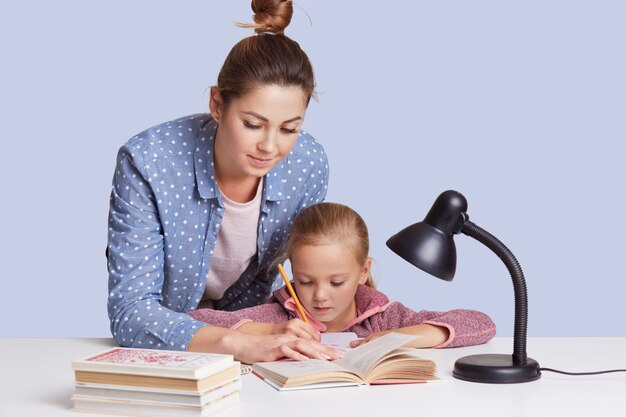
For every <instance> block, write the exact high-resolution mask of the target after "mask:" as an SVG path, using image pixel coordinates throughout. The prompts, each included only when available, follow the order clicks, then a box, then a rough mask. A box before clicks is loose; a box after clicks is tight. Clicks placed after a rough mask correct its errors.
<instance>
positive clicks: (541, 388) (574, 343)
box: [0, 337, 626, 417]
mask: <svg viewBox="0 0 626 417" xmlns="http://www.w3.org/2000/svg"><path fill="white" fill-rule="evenodd" d="M113 345H114V343H113V341H112V339H2V340H0V370H1V374H0V417H21V416H28V417H30V416H33V417H34V416H38V417H56V416H70V417H78V416H82V415H85V416H88V415H87V414H79V413H74V412H70V411H69V408H70V407H71V401H70V396H71V395H72V392H73V389H74V387H73V373H72V371H71V366H70V364H71V362H72V361H73V360H75V359H80V358H82V357H86V356H88V355H90V354H92V353H97V352H99V351H101V350H104V349H106V348H107V347H110V346H113ZM512 350H513V348H512V341H511V338H496V339H494V340H492V341H491V342H489V343H487V344H485V345H482V346H474V347H469V348H457V349H440V350H434V349H426V350H423V351H422V352H423V356H424V357H427V358H431V359H434V360H435V361H436V362H437V364H438V366H439V373H440V375H441V376H443V377H444V378H445V379H446V381H445V382H443V383H440V384H418V385H399V386H373V387H347V388H332V389H323V390H306V391H293V392H278V391H276V390H274V389H273V388H271V387H270V386H269V385H267V384H265V383H264V382H262V381H261V380H259V379H258V378H257V377H255V376H254V375H245V376H244V377H243V389H242V403H241V404H240V405H238V406H236V407H235V408H233V409H231V410H229V411H227V412H224V413H222V414H220V416H224V417H242V416H247V417H258V416H261V417H265V416H272V417H280V416H297V417H308V416H315V417H325V416H335V415H344V416H348V415H349V416H356V417H364V416H365V417H366V416H377V417H388V416H481V417H484V416H498V417H501V416H532V417H538V416H551V417H552V416H569V417H571V416H584V417H595V416H603V417H606V416H620V417H624V416H626V373H616V374H605V375H598V376H586V377H580V376H577V377H574V376H565V375H559V374H554V373H550V372H544V373H543V375H542V377H541V378H540V379H539V380H538V381H535V382H530V383H525V384H514V385H492V384H476V383H471V382H464V381H460V380H457V379H454V378H452V366H453V364H454V361H455V360H456V359H457V358H459V357H461V356H465V355H468V354H475V353H510V352H512ZM528 352H529V356H530V357H532V358H533V359H535V360H537V361H538V362H539V365H540V366H543V367H549V368H556V369H562V370H569V371H579V372H582V371H593V370H602V369H615V368H626V337H618V338H530V339H529V341H528ZM89 416H93V415H89Z"/></svg>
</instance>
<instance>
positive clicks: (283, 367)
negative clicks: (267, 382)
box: [252, 359, 345, 378]
mask: <svg viewBox="0 0 626 417" xmlns="http://www.w3.org/2000/svg"><path fill="white" fill-rule="evenodd" d="M257 368H261V369H266V370H268V371H270V372H273V373H276V374H279V375H281V376H284V377H285V378H295V377H300V376H305V375H313V374H319V373H322V372H337V371H345V369H343V368H342V367H341V366H339V365H337V364H335V363H333V362H330V361H324V360H320V359H308V360H306V361H279V362H257V363H255V364H254V365H253V366H252V369H257Z"/></svg>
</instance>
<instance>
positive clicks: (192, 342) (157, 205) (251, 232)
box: [108, 0, 338, 362]
mask: <svg viewBox="0 0 626 417" xmlns="http://www.w3.org/2000/svg"><path fill="white" fill-rule="evenodd" d="M252 9H253V11H254V12H255V16H254V21H255V24H251V25H242V26H247V27H254V29H255V31H256V35H254V36H251V37H248V38H245V39H243V40H242V41H240V42H239V43H238V44H236V45H235V46H234V47H233V49H232V50H231V52H230V53H229V55H228V56H227V58H226V61H225V62H224V65H223V66H222V69H221V71H220V73H219V76H218V80H217V86H214V87H212V88H211V93H210V102H209V108H210V112H211V113H210V114H199V115H192V116H188V117H184V118H181V119H177V120H173V121H170V122H167V123H164V124H161V125H158V126H155V127H152V128H150V129H148V130H146V131H144V132H142V133H140V134H139V135H137V136H135V137H134V138H132V139H130V140H129V141H128V142H127V143H126V144H125V145H124V146H123V147H122V148H121V149H120V152H119V154H118V158H117V167H116V172H115V175H114V180H113V190H112V193H111V206H110V212H109V245H108V254H109V264H108V269H109V300H108V311H109V318H110V320H111V330H112V333H113V336H114V338H115V339H116V340H117V342H118V343H119V344H120V345H122V346H133V347H148V348H160V349H176V350H192V351H210V352H217V353H220V352H227V353H233V354H234V355H235V357H236V358H237V359H239V360H242V361H244V362H254V361H259V360H274V359H277V358H280V357H284V356H286V357H289V358H294V359H298V358H302V355H306V356H309V357H318V358H327V359H328V358H335V357H337V356H338V352H336V351H334V350H332V349H328V348H326V347H324V346H322V345H320V344H318V343H316V342H311V341H305V340H300V339H298V338H296V337H294V336H289V335H270V336H251V335H245V334H241V333H239V332H235V331H231V330H228V329H220V328H216V327H209V326H206V325H205V323H202V322H199V321H196V320H194V319H192V318H191V317H190V316H188V315H187V314H186V313H187V312H189V311H191V310H193V309H195V308H197V307H198V305H201V306H202V307H211V308H215V309H220V310H236V309H240V308H244V307H249V306H253V305H257V304H261V303H263V302H264V301H266V300H267V298H268V297H269V295H270V290H271V286H272V283H273V282H274V279H275V277H276V270H275V269H273V268H271V267H270V262H271V260H272V259H273V258H274V257H275V255H276V252H277V250H278V248H279V246H280V244H281V243H282V241H283V240H284V239H285V237H286V235H287V232H288V230H289V226H290V224H291V222H292V221H293V219H294V217H295V216H296V214H297V213H298V212H299V211H300V210H301V209H302V208H304V207H306V206H308V205H310V204H314V203H317V202H319V201H322V200H323V199H324V197H325V195H326V187H327V181H328V164H327V159H326V155H325V153H324V150H323V148H322V147H321V145H319V144H318V143H317V142H316V141H315V139H314V138H313V137H311V136H310V135H308V134H306V133H305V132H302V131H301V130H300V127H301V125H302V122H303V120H304V114H305V111H306V108H307V105H308V103H309V101H310V98H311V96H312V94H313V89H314V79H313V70H312V67H311V64H310V62H309V60H308V58H307V56H306V54H305V53H304V52H303V51H302V50H301V49H300V47H299V45H298V44H297V43H296V42H294V41H293V40H291V39H289V38H288V37H286V36H285V35H284V29H285V27H286V26H287V25H288V24H289V22H290V20H291V15H292V4H291V1H279V0H255V1H253V2H252Z"/></svg>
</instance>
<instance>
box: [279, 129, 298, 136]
mask: <svg viewBox="0 0 626 417" xmlns="http://www.w3.org/2000/svg"><path fill="white" fill-rule="evenodd" d="M281 130H282V131H283V133H287V134H289V135H293V134H295V133H298V129H287V128H285V127H283V128H282V129H281Z"/></svg>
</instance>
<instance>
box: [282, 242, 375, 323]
mask: <svg viewBox="0 0 626 417" xmlns="http://www.w3.org/2000/svg"><path fill="white" fill-rule="evenodd" d="M289 259H290V261H291V270H292V273H293V279H294V285H295V289H296V292H297V294H298V298H299V299H300V302H301V303H302V304H303V305H304V307H305V308H306V309H307V311H308V312H309V313H310V314H311V315H312V316H313V317H315V318H316V319H317V320H318V321H320V322H322V323H324V324H326V327H327V331H329V332H338V331H342V330H344V328H345V326H346V325H347V324H348V323H349V322H350V321H351V320H353V319H354V318H356V301H355V298H354V296H355V294H356V290H357V288H358V285H359V284H364V283H365V282H366V281H367V278H368V276H369V272H370V261H369V260H367V261H366V262H365V264H360V263H359V262H358V261H357V259H356V257H355V256H354V253H353V250H352V248H350V247H349V246H348V245H346V244H345V243H342V242H333V243H328V244H320V245H302V246H298V247H296V248H295V249H294V250H293V251H292V253H291V256H290V258H289Z"/></svg>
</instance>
